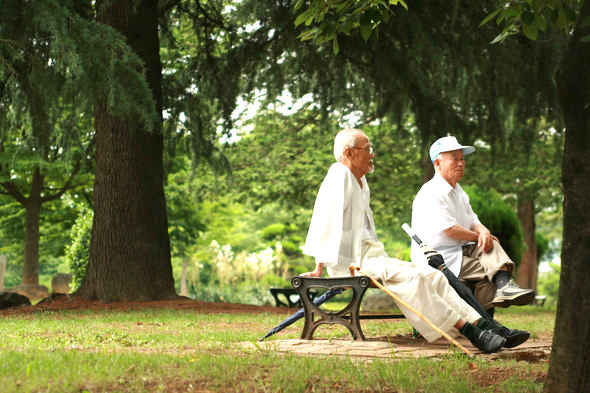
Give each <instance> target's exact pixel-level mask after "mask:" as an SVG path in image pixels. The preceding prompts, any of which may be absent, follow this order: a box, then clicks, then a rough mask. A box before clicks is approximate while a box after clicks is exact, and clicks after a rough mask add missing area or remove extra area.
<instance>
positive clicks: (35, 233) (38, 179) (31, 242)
mask: <svg viewBox="0 0 590 393" xmlns="http://www.w3.org/2000/svg"><path fill="white" fill-rule="evenodd" d="M44 180H45V179H44V176H43V175H41V172H40V171H39V168H35V171H34V172H33V179H32V180H31V191H30V194H29V197H28V198H27V199H26V200H25V201H24V202H25V203H24V204H23V206H24V208H25V253H24V260H23V284H24V285H39V237H40V235H39V225H40V222H41V219H40V218H41V189H42V188H43V182H44Z"/></svg>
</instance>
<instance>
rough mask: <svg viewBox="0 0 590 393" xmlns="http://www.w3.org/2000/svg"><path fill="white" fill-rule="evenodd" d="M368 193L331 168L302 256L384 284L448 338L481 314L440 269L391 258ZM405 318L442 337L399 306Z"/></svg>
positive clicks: (335, 272) (332, 271) (334, 272)
mask: <svg viewBox="0 0 590 393" xmlns="http://www.w3.org/2000/svg"><path fill="white" fill-rule="evenodd" d="M369 203H370V192H369V186H368V184H367V181H366V179H365V178H364V177H363V178H362V188H361V186H360V185H359V183H358V181H357V180H356V178H355V177H354V175H353V174H352V172H351V171H350V170H349V169H348V168H347V167H346V166H345V165H343V164H341V163H335V164H333V165H332V166H331V167H330V170H329V171H328V174H327V175H326V177H325V178H324V181H323V182H322V185H321V187H320V190H319V192H318V195H317V198H316V202H315V205H314V209H313V215H312V218H311V223H310V226H309V231H308V233H307V239H306V242H305V246H304V247H303V253H304V254H305V255H310V256H312V257H314V258H315V259H316V262H317V263H324V264H325V266H326V268H327V271H328V274H329V275H330V276H348V275H350V273H349V266H350V265H351V264H354V265H356V266H360V267H361V270H362V271H363V272H364V273H366V274H369V275H371V276H373V277H375V278H379V279H381V280H382V282H383V283H384V285H385V286H386V287H387V288H388V289H389V290H390V291H392V292H393V293H394V294H396V295H397V296H399V297H400V298H401V299H402V300H404V301H405V302H407V303H408V304H409V305H411V306H412V307H414V308H415V309H416V310H418V311H419V312H420V313H421V314H422V315H424V316H425V317H426V318H428V319H429V320H430V321H431V322H432V323H434V324H435V325H436V326H437V327H439V328H440V329H441V330H443V331H445V332H446V333H448V334H449V335H451V336H457V335H458V334H459V332H458V331H457V330H456V329H455V328H454V325H455V324H456V323H457V321H459V319H463V320H465V321H467V322H475V321H476V320H477V319H479V318H480V315H479V314H478V313H477V312H476V311H475V310H474V309H473V308H471V307H470V306H469V305H468V304H467V303H465V301H464V300H463V299H461V298H460V297H459V295H457V293H456V292H455V290H454V289H453V288H452V287H451V286H450V285H449V283H448V281H447V279H446V278H445V277H444V275H443V274H442V273H441V272H439V271H438V270H434V269H430V268H424V267H420V266H418V265H416V264H414V263H412V262H404V261H400V260H398V259H395V258H390V257H389V256H388V255H387V253H386V252H385V249H384V247H383V244H382V243H381V242H379V241H378V240H377V234H376V232H375V223H374V221H373V213H372V211H371V208H370V206H369ZM398 307H399V308H400V310H401V311H402V313H403V314H404V316H405V317H406V319H407V320H408V321H409V322H410V323H411V324H412V326H414V328H416V330H417V331H418V332H419V333H420V334H421V335H422V336H423V337H424V338H425V339H426V340H427V341H429V342H432V341H435V340H437V339H438V338H440V334H439V333H437V332H436V331H435V330H434V329H432V328H431V327H430V326H429V325H428V324H427V323H426V322H424V321H423V320H422V319H421V318H420V317H418V316H417V315H416V314H414V313H413V312H412V311H410V310H408V309H407V308H406V307H404V306H402V305H400V304H398Z"/></svg>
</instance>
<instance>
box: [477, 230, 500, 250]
mask: <svg viewBox="0 0 590 393" xmlns="http://www.w3.org/2000/svg"><path fill="white" fill-rule="evenodd" d="M475 231H476V232H477V233H478V236H477V246H478V247H483V250H484V252H490V251H492V250H493V249H494V240H495V241H497V242H499V241H498V238H497V237H496V236H494V235H492V233H491V232H490V231H489V230H488V228H486V227H485V226H483V225H481V224H480V225H478V226H477V227H476V228H475Z"/></svg>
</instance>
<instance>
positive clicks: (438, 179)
mask: <svg viewBox="0 0 590 393" xmlns="http://www.w3.org/2000/svg"><path fill="white" fill-rule="evenodd" d="M474 151H475V149H474V148H473V146H462V145H461V144H460V143H459V142H458V141H457V139H456V138H455V137H453V136H446V137H443V138H440V139H438V140H437V141H436V142H434V143H433V144H432V146H431V147H430V159H431V160H432V163H433V164H434V169H435V172H436V173H435V175H434V177H433V178H432V179H431V180H429V181H428V182H426V183H425V184H424V185H423V186H422V188H421V189H420V191H418V194H416V197H415V198H414V203H413V206H412V228H413V229H414V231H415V232H416V234H417V235H418V236H419V237H420V238H421V239H422V240H423V241H424V242H425V243H426V244H428V245H429V246H430V247H432V248H433V249H435V250H436V251H438V252H439V253H440V254H441V255H442V256H443V258H444V260H445V264H446V265H447V267H448V268H449V269H450V270H451V271H452V272H453V273H454V274H455V275H456V276H457V277H459V279H460V280H461V281H462V282H464V283H465V284H466V285H467V286H468V287H470V288H472V290H473V292H474V295H475V297H476V298H477V300H479V302H480V303H481V304H482V305H483V306H484V308H486V309H487V310H488V311H489V312H490V313H492V314H493V310H494V306H498V307H508V306H511V305H519V306H520V305H526V304H530V303H532V301H533V300H534V298H535V292H534V291H533V290H532V289H522V288H520V287H518V286H517V285H516V283H515V282H514V280H512V274H513V273H514V262H512V260H511V259H510V257H508V255H507V254H506V252H505V251H504V249H502V247H501V246H500V243H499V241H498V238H497V237H496V236H494V235H492V234H491V233H490V231H489V230H488V228H486V227H485V226H484V225H483V224H482V223H481V222H480V221H479V219H478V217H477V214H475V213H474V212H473V209H472V208H471V204H470V203H469V197H468V196H467V194H466V193H465V191H463V189H462V188H461V185H460V184H459V180H461V179H462V178H463V175H464V171H465V155H467V154H471V153H473V152H474ZM411 257H412V261H414V262H418V263H420V262H422V263H427V261H426V258H425V257H424V253H423V252H422V251H421V250H420V248H419V247H418V246H417V245H416V244H412V252H411Z"/></svg>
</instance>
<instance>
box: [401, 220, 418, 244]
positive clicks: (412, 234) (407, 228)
mask: <svg viewBox="0 0 590 393" xmlns="http://www.w3.org/2000/svg"><path fill="white" fill-rule="evenodd" d="M402 229H403V230H404V231H406V233H407V234H408V236H410V237H411V238H412V239H414V241H415V242H416V244H418V245H419V246H422V244H423V243H422V239H420V238H419V237H418V235H416V232H414V230H413V229H412V227H411V226H409V225H408V224H407V223H405V222H404V223H403V224H402Z"/></svg>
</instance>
